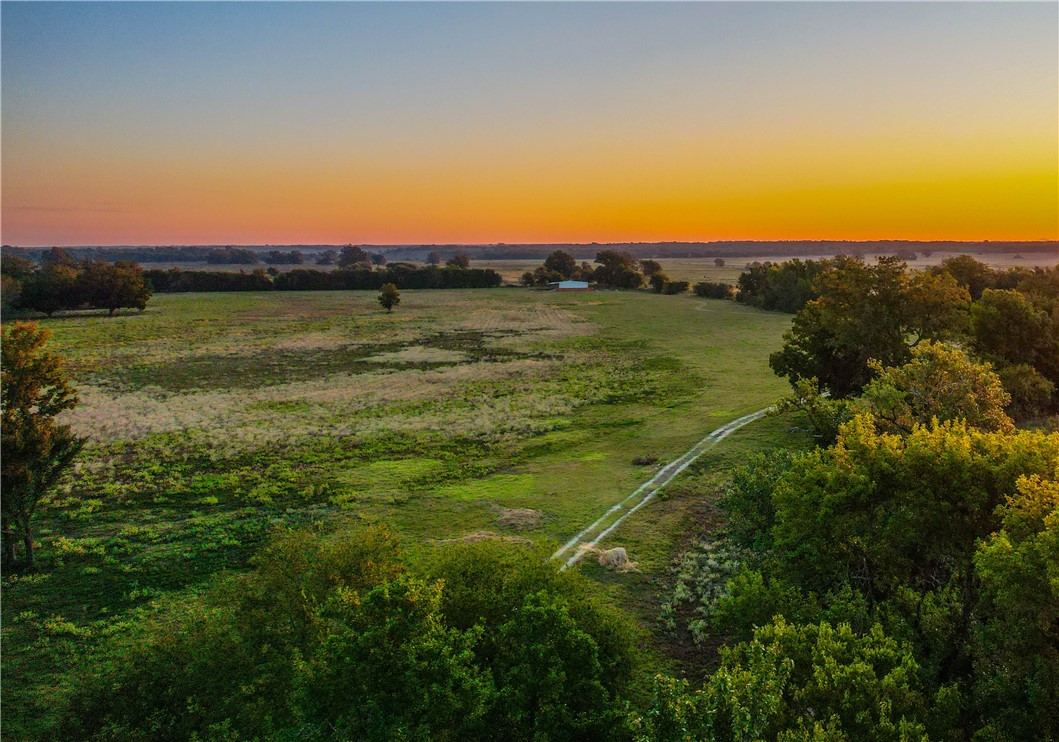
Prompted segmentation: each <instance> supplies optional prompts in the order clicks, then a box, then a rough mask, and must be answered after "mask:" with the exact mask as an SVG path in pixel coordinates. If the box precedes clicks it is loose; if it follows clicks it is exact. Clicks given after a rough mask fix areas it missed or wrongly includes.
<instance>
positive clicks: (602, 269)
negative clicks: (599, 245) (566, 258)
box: [593, 250, 644, 289]
mask: <svg viewBox="0 0 1059 742" xmlns="http://www.w3.org/2000/svg"><path fill="white" fill-rule="evenodd" d="M596 263H598V264H599V267H598V268H596V269H595V271H594V273H593V277H594V279H595V281H596V283H599V284H602V285H604V286H610V287H613V288H622V289H638V288H640V286H642V285H643V282H644V276H643V273H641V272H640V271H639V270H638V268H639V262H638V261H637V260H636V258H634V257H633V256H632V255H630V254H629V253H627V252H623V251H620V250H602V251H600V252H599V253H597V254H596Z"/></svg>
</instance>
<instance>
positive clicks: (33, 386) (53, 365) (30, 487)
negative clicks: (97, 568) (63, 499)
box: [0, 322, 84, 566]
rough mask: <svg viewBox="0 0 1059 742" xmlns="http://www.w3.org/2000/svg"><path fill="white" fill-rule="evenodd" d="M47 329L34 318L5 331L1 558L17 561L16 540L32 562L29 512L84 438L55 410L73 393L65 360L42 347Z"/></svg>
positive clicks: (72, 400)
mask: <svg viewBox="0 0 1059 742" xmlns="http://www.w3.org/2000/svg"><path fill="white" fill-rule="evenodd" d="M49 335H50V333H49V332H48V331H47V330H45V329H41V328H40V327H39V326H38V325H37V323H35V322H16V323H15V324H14V325H12V326H11V327H10V329H8V330H5V331H4V333H3V345H2V348H0V352H2V356H3V364H2V370H0V378H2V391H3V393H2V399H0V405H2V409H3V413H2V414H3V427H2V434H0V435H2V446H0V447H2V460H0V468H2V488H3V498H2V499H0V518H2V520H3V524H2V527H0V530H2V534H3V555H4V561H5V562H7V563H9V564H11V563H13V562H14V561H15V551H16V542H21V543H22V555H23V561H24V562H25V563H26V564H27V565H29V566H32V565H33V516H34V515H35V514H36V511H37V509H38V508H39V507H40V506H41V505H42V504H44V503H46V502H47V501H48V498H49V497H50V495H51V492H52V490H53V489H54V488H55V485H56V484H57V483H58V482H59V479H60V478H61V477H62V475H63V473H64V472H65V471H66V470H67V468H68V467H69V466H70V464H71V462H72V461H73V459H74V457H75V456H76V455H77V453H78V452H79V451H80V450H81V447H82V446H83V445H84V441H83V440H82V439H80V438H78V437H77V436H75V435H74V434H73V433H72V432H71V430H70V426H69V425H60V424H59V423H57V422H56V419H55V418H56V416H57V415H59V413H61V412H63V411H65V410H70V409H73V408H74V407H75V406H76V405H77V393H76V392H75V391H74V390H73V388H72V387H71V386H70V384H69V382H68V381H67V379H66V375H65V372H64V368H63V359H62V357H61V356H60V355H58V354H56V353H51V352H49V351H47V350H46V349H45V345H46V343H47V341H48V337H49Z"/></svg>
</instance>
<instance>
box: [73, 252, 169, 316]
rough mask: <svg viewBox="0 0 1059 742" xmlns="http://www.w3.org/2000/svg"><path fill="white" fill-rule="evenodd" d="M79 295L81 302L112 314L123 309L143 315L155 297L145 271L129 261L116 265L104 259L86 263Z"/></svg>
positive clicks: (77, 292)
mask: <svg viewBox="0 0 1059 742" xmlns="http://www.w3.org/2000/svg"><path fill="white" fill-rule="evenodd" d="M75 293H76V294H77V296H78V297H79V298H80V302H79V303H84V304H88V306H90V307H92V308H97V309H106V310H107V311H108V313H109V314H111V315H113V314H114V311H115V310H117V309H122V308H129V309H139V310H140V311H141V312H142V311H143V310H144V309H145V308H146V306H147V302H148V300H150V298H151V290H150V289H149V288H147V284H146V282H145V281H144V277H143V270H142V269H141V268H140V266H138V265H137V264H136V263H132V262H129V261H126V260H119V261H118V262H116V263H113V264H112V263H105V262H103V261H101V260H93V261H90V262H87V263H85V264H84V265H83V267H82V269H81V273H80V274H79V275H78V276H77V281H76V288H75Z"/></svg>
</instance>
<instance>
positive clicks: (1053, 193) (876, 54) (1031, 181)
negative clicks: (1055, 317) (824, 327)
mask: <svg viewBox="0 0 1059 742" xmlns="http://www.w3.org/2000/svg"><path fill="white" fill-rule="evenodd" d="M418 7H419V9H420V10H421V11H422V12H423V13H425V14H427V15H429V16H431V23H426V22H425V21H423V20H422V18H420V17H419V16H417V15H416V14H415V13H414V12H413V8H410V7H404V8H401V7H391V8H383V7H378V6H371V5H357V4H352V5H342V4H335V5H330V6H326V5H325V6H322V7H319V6H314V7H312V8H304V9H302V10H299V9H298V8H297V7H295V6H293V5H275V6H269V5H252V6H238V5H236V6H232V7H221V6H213V5H203V6H186V7H183V8H182V9H180V10H177V9H176V8H175V7H174V6H170V5H162V6H158V7H155V8H152V7H139V6H136V7H134V6H122V5H98V6H97V5H93V4H88V5H84V6H82V5H78V6H75V7H73V9H72V11H71V12H64V13H62V14H60V13H58V12H57V10H56V9H54V8H52V7H49V6H48V5H30V6H10V5H5V6H4V18H3V21H4V28H3V33H4V39H3V41H4V44H3V49H4V59H3V61H4V70H3V241H4V242H5V243H8V244H17V245H49V244H67V245H70V244H156V243H157V244H195V243H211V244H217V243H274V244H282V243H307V244H316V243H345V242H350V241H353V242H366V243H378V244H384V243H419V242H467V243H484V242H498V241H503V242H509V243H511V242H562V241H569V242H578V241H582V242H583V241H655V240H685V241H692V240H714V239H763V240H767V239H853V240H860V239H913V240H934V239H947V240H980V239H994V240H996V239H1012V240H1036V239H1055V238H1057V237H1059V137H1057V115H1056V111H1057V110H1059V100H1057V96H1059V93H1057V90H1059V73H1057V66H1056V63H1055V59H1056V47H1057V40H1056V33H1057V32H1056V27H1057V26H1056V23H1055V21H1056V6H1055V5H1049V4H1027V5H1016V6H1010V5H1005V6H1000V5H995V4H943V5H930V4H926V5H914V4H893V5H860V6H858V5H843V4H821V5H816V4H789V5H779V6H777V5H769V4H748V5H746V6H739V7H734V6H732V5H728V4H712V3H705V4H701V5H658V6H650V7H648V6H640V5H608V4H599V5H589V6H584V5H578V6H562V5H547V6H539V7H530V6H523V5H482V6H468V5H457V6H451V7H450V6H446V5H433V6H418ZM161 21H167V22H161ZM283 23H286V24H288V25H286V26H283V28H286V29H287V31H286V32H284V35H280V32H279V31H278V30H277V24H283ZM240 24H243V25H240ZM336 28H338V29H342V30H343V33H338V32H337V31H335V30H334V29H336ZM292 29H293V30H292ZM637 29H642V30H643V31H644V33H643V34H642V35H641V34H638V33H637ZM380 35H381V38H380ZM369 36H370V38H369ZM71 37H72V38H73V41H71Z"/></svg>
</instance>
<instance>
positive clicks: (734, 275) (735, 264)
mask: <svg viewBox="0 0 1059 742" xmlns="http://www.w3.org/2000/svg"><path fill="white" fill-rule="evenodd" d="M952 255H953V253H931V254H930V256H929V257H925V256H923V255H920V256H918V257H917V259H916V260H911V261H909V265H910V266H911V267H913V268H925V267H928V266H931V265H937V264H939V263H940V262H941V261H942V260H944V259H945V258H947V257H950V256H952ZM826 257H831V256H830V255H810V256H807V257H801V258H800V259H801V260H819V259H821V258H826ZM876 257H878V256H877V255H866V256H865V258H866V259H867V260H870V261H874V260H875V258H876ZM973 257H974V258H975V259H976V260H980V261H982V262H983V263H988V264H989V265H991V266H993V267H994V268H1015V267H1019V268H1032V267H1034V266H1037V265H1040V266H1053V265H1057V264H1059V255H1044V254H1040V253H1028V254H1026V255H1025V256H1023V257H1017V256H1016V254H1014V253H1012V254H1006V255H974V256H973ZM785 259H786V258H783V257H777V256H775V255H767V256H750V257H740V258H723V260H724V265H723V266H717V265H716V264H715V263H714V259H713V258H658V262H659V263H661V264H662V269H663V270H664V271H665V273H666V275H668V276H669V277H670V278H671V279H673V280H674V281H691V282H692V283H697V282H699V281H714V282H716V281H723V282H725V283H732V284H734V283H735V282H736V281H737V280H738V279H739V274H740V273H742V272H743V268H744V266H746V264H747V263H753V262H755V261H758V262H762V263H764V262H765V261H772V262H773V263H777V262H782V261H783V260H785ZM541 262H542V261H540V260H537V261H533V260H476V261H474V262H473V263H472V265H473V266H474V267H475V268H492V269H493V270H495V271H496V272H498V273H499V274H500V275H501V276H503V277H504V281H505V282H507V283H518V281H519V279H520V278H521V277H522V274H523V273H525V272H526V271H532V270H534V269H535V268H537V267H538V266H539V265H540V264H541Z"/></svg>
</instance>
